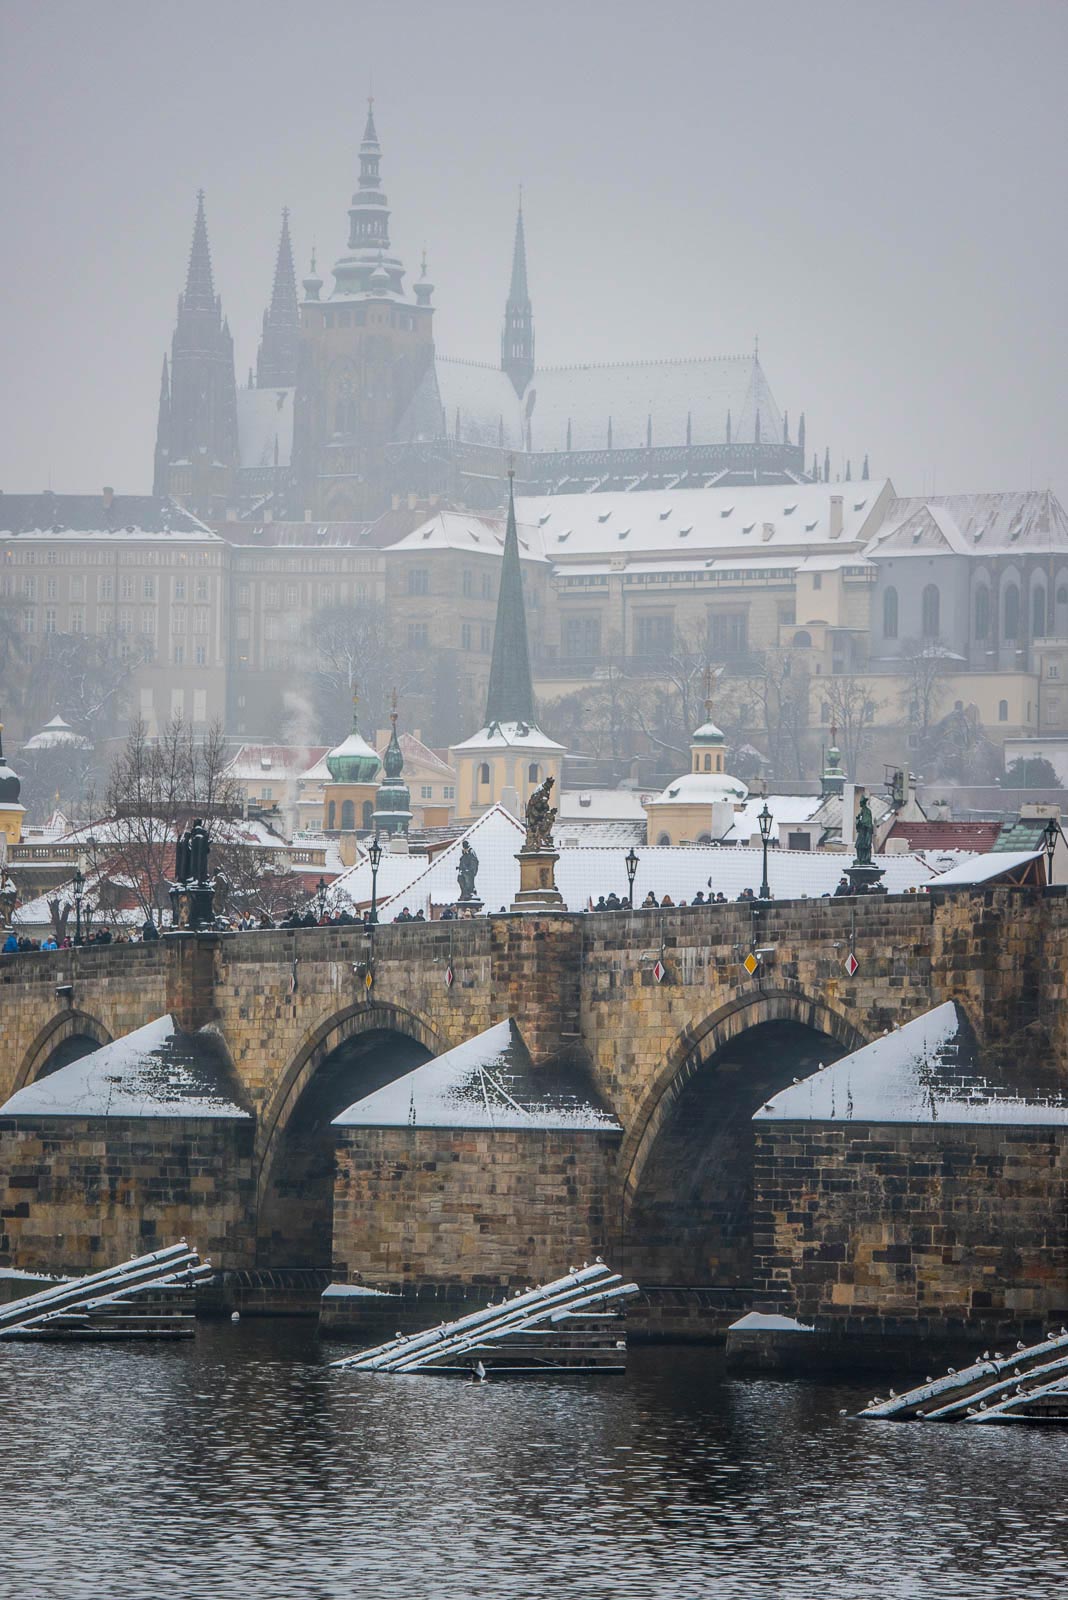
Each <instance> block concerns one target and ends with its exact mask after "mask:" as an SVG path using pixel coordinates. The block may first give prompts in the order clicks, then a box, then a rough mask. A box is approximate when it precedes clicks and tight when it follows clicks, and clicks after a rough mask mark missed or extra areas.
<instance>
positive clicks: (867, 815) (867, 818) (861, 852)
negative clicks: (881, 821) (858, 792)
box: [855, 795, 875, 866]
mask: <svg viewBox="0 0 1068 1600" xmlns="http://www.w3.org/2000/svg"><path fill="white" fill-rule="evenodd" d="M874 838H875V823H874V820H873V818H872V814H871V806H870V805H869V803H868V797H867V795H862V796H861V800H860V807H859V809H858V811H857V829H856V841H857V853H856V858H855V859H856V861H857V862H858V863H859V865H861V866H871V847H872V841H873V839H874Z"/></svg>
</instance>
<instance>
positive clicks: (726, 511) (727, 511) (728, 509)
mask: <svg viewBox="0 0 1068 1600" xmlns="http://www.w3.org/2000/svg"><path fill="white" fill-rule="evenodd" d="M733 510H734V507H733V506H727V507H726V508H725V509H724V510H723V511H721V512H720V516H721V517H729V516H730V514H731V512H732V511H733Z"/></svg>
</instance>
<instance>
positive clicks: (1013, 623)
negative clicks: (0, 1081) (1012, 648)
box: [1001, 583, 1020, 639]
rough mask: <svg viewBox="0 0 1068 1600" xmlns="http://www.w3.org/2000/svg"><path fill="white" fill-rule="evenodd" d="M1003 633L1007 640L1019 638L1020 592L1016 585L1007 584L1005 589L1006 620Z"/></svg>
mask: <svg viewBox="0 0 1068 1600" xmlns="http://www.w3.org/2000/svg"><path fill="white" fill-rule="evenodd" d="M1001 631H1002V633H1003V634H1004V635H1005V637H1006V639H1016V638H1018V637H1019V633H1020V591H1019V589H1018V588H1017V586H1016V584H1014V583H1010V584H1007V585H1006V587H1005V619H1004V622H1003V624H1002V629H1001Z"/></svg>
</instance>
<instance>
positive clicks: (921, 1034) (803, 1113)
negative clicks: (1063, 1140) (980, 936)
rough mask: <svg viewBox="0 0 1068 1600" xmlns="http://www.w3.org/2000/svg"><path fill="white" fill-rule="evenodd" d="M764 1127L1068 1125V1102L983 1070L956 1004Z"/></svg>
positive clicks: (841, 1071)
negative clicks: (1020, 1088) (1022, 1090)
mask: <svg viewBox="0 0 1068 1600" xmlns="http://www.w3.org/2000/svg"><path fill="white" fill-rule="evenodd" d="M753 1121H754V1122H756V1123H761V1122H921V1123H931V1122H945V1123H960V1122H966V1123H975V1122H981V1123H994V1124H1000V1123H1037V1124H1045V1123H1049V1124H1065V1123H1068V1099H1066V1098H1064V1097H1063V1096H1058V1097H1055V1098H1053V1099H1051V1100H1048V1101H1031V1100H1026V1099H1024V1098H1023V1097H1022V1096H1021V1095H1020V1094H1019V1093H1018V1092H1017V1091H1016V1090H1015V1089H1013V1088H1012V1087H1011V1086H1009V1085H1005V1084H997V1083H994V1082H991V1081H990V1080H989V1079H988V1078H986V1077H983V1076H982V1075H980V1074H979V1072H978V1071H977V1069H976V1049H975V1038H974V1035H973V1033H972V1030H971V1027H970V1025H969V1023H968V1019H967V1017H966V1016H965V1014H964V1012H963V1011H962V1010H961V1008H960V1006H958V1005H957V1003H956V1002H955V1001H952V1000H947V1001H946V1002H945V1003H944V1004H943V1005H940V1006H935V1008H934V1010H933V1011H926V1012H924V1014H923V1015H922V1016H920V1017H915V1018H914V1019H913V1020H912V1021H911V1022H906V1023H905V1024H904V1026H903V1027H901V1028H898V1029H897V1030H896V1031H895V1032H893V1033H889V1034H886V1035H885V1036H884V1037H883V1038H881V1039H876V1040H875V1041H874V1042H873V1043H872V1044H868V1045H864V1046H863V1048H862V1049H860V1050H855V1051H853V1053H852V1054H851V1055H848V1056H843V1057H842V1059H841V1061H836V1062H835V1063H834V1065H833V1066H830V1067H823V1068H822V1069H821V1070H820V1071H819V1072H816V1073H813V1075H812V1076H811V1077H809V1078H805V1079H804V1080H803V1081H802V1082H801V1083H795V1084H793V1085H792V1086H791V1087H790V1088H789V1089H784V1090H783V1091H782V1093H781V1094H777V1095H775V1096H773V1098H772V1099H771V1100H770V1101H769V1102H768V1103H767V1105H765V1106H764V1107H763V1108H762V1109H761V1110H760V1111H758V1112H757V1113H756V1115H755V1117H754V1118H753Z"/></svg>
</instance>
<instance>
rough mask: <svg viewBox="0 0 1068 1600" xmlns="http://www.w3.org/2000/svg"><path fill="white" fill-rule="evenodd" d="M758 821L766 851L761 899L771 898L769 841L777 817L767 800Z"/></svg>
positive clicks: (763, 847)
mask: <svg viewBox="0 0 1068 1600" xmlns="http://www.w3.org/2000/svg"><path fill="white" fill-rule="evenodd" d="M757 822H758V823H759V824H760V845H761V849H762V850H763V852H764V856H763V861H764V872H763V878H762V880H761V884H760V898H761V900H770V899H771V889H770V888H769V887H768V841H769V840H770V838H771V830H772V827H773V826H774V823H775V818H774V817H773V816H772V814H771V812H770V811H769V810H768V802H767V800H765V801H764V807H763V810H762V811H761V813H760V815H759V816H758V817H757Z"/></svg>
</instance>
